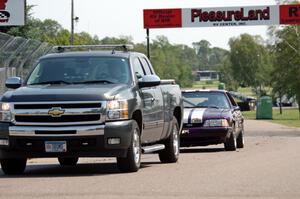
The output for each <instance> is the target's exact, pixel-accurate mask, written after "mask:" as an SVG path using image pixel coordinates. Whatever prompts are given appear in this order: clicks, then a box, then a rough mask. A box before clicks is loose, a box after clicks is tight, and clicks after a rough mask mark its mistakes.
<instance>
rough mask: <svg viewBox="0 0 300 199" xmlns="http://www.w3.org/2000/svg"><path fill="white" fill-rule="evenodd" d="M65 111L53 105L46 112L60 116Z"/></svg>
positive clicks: (53, 115)
mask: <svg viewBox="0 0 300 199" xmlns="http://www.w3.org/2000/svg"><path fill="white" fill-rule="evenodd" d="M64 113H65V110H63V109H61V108H60V107H53V108H52V109H50V110H49V111H48V114H49V115H51V116H52V117H61V116H62V115H63V114H64Z"/></svg>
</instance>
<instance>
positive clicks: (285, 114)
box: [243, 108, 300, 128]
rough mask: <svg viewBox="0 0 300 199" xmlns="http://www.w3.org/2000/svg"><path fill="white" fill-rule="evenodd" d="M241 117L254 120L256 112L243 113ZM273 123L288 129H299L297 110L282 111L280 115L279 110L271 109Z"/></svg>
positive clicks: (299, 121) (299, 120) (299, 119)
mask: <svg viewBox="0 0 300 199" xmlns="http://www.w3.org/2000/svg"><path fill="white" fill-rule="evenodd" d="M243 115H244V117H245V118H246V119H256V111H245V112H243ZM268 121H270V122H273V123H277V124H282V125H285V126H289V127H298V128H300V118H299V111H298V109H296V108H295V109H283V111H282V115H280V112H279V109H273V120H268Z"/></svg>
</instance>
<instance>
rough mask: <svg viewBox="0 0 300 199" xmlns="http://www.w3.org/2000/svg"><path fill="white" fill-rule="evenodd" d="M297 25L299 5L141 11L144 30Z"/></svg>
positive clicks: (299, 11)
mask: <svg viewBox="0 0 300 199" xmlns="http://www.w3.org/2000/svg"><path fill="white" fill-rule="evenodd" d="M280 24H300V4H290V5H270V6H241V7H220V8H183V9H152V10H144V28H186V27H227V26H258V25H265V26H269V25H280Z"/></svg>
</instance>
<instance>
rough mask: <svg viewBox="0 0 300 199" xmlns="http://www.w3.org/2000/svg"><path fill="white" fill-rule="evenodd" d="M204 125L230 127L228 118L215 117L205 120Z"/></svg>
mask: <svg viewBox="0 0 300 199" xmlns="http://www.w3.org/2000/svg"><path fill="white" fill-rule="evenodd" d="M203 126H204V127H228V126H229V124H228V121H227V120H226V119H214V120H206V121H205V122H204V125H203Z"/></svg>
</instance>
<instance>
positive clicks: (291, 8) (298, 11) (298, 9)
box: [280, 4, 300, 24]
mask: <svg viewBox="0 0 300 199" xmlns="http://www.w3.org/2000/svg"><path fill="white" fill-rule="evenodd" d="M280 24H300V4H291V5H281V6H280Z"/></svg>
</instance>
